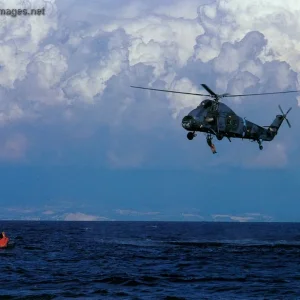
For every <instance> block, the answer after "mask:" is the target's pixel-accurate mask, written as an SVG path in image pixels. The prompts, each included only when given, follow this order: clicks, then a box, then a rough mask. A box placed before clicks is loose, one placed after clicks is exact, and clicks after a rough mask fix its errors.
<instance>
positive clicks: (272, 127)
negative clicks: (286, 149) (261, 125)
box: [269, 105, 292, 135]
mask: <svg viewBox="0 0 300 300" xmlns="http://www.w3.org/2000/svg"><path fill="white" fill-rule="evenodd" d="M278 107H279V109H280V111H281V113H282V115H277V116H276V118H275V119H274V121H273V122H272V124H271V125H270V126H269V130H270V131H271V132H272V133H273V134H274V135H276V134H277V132H278V130H279V128H280V126H281V124H282V122H283V120H285V121H286V122H287V124H288V126H289V127H290V128H291V124H290V122H289V120H288V119H287V118H286V115H287V114H288V113H289V112H290V110H291V109H292V108H291V107H290V109H289V110H288V111H287V112H286V113H285V114H284V113H283V111H282V109H281V106H280V105H278Z"/></svg>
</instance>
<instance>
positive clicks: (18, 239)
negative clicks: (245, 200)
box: [0, 221, 300, 300]
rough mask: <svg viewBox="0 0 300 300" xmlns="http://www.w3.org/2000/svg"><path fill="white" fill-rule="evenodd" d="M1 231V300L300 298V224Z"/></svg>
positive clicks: (60, 226)
mask: <svg viewBox="0 0 300 300" xmlns="http://www.w3.org/2000/svg"><path fill="white" fill-rule="evenodd" d="M0 224H1V230H4V231H5V232H6V234H7V235H8V236H9V237H10V238H11V240H12V241H14V242H15V247H14V248H12V249H0V258H1V260H0V270H1V273H0V299H43V300H44V299H45V300H46V299H75V298H76V299H163V300H167V299H170V300H171V299H197V300H200V299H222V300H225V299H230V300H231V299H285V300H286V299H300V224H299V223H230V222H228V223H217V222H116V221H115V222H46V221H41V222H39V221H2V222H0Z"/></svg>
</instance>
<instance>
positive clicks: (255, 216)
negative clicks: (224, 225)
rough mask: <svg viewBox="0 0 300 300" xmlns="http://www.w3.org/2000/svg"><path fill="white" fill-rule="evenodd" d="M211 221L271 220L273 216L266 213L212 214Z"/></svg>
mask: <svg viewBox="0 0 300 300" xmlns="http://www.w3.org/2000/svg"><path fill="white" fill-rule="evenodd" d="M211 217H212V219H213V221H215V222H222V221H223V222H224V221H234V222H271V221H273V218H272V217H271V216H268V215H264V214H260V213H245V214H243V215H238V216H235V215H228V214H213V215H211Z"/></svg>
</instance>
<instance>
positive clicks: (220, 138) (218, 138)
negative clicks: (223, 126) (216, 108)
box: [217, 133, 224, 141]
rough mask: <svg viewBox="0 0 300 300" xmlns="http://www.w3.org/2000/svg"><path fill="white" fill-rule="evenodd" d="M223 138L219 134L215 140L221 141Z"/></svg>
mask: <svg viewBox="0 0 300 300" xmlns="http://www.w3.org/2000/svg"><path fill="white" fill-rule="evenodd" d="M223 137H224V135H223V134H221V133H219V134H217V140H218V141H221V140H222V139H223Z"/></svg>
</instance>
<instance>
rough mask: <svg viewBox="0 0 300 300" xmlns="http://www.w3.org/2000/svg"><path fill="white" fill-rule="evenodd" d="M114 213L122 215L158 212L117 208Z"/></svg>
mask: <svg viewBox="0 0 300 300" xmlns="http://www.w3.org/2000/svg"><path fill="white" fill-rule="evenodd" d="M116 213H117V214H119V215H122V216H155V215H159V214H160V212H158V211H146V212H141V211H136V210H130V209H117V210H116Z"/></svg>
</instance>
